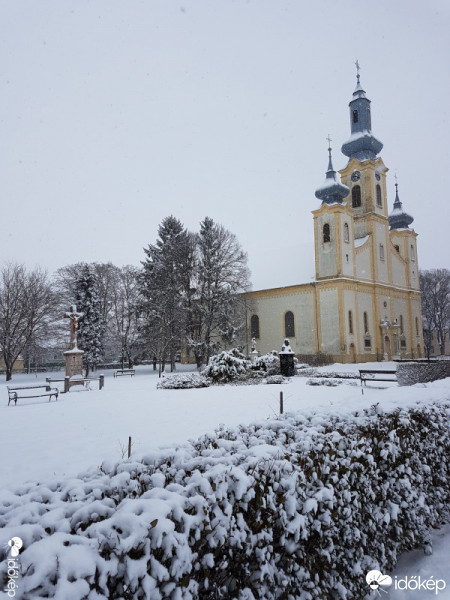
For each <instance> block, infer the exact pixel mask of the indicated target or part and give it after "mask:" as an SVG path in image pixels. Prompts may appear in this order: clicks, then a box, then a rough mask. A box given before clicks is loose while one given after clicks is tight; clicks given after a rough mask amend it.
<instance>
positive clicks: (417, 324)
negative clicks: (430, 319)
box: [416, 317, 419, 335]
mask: <svg viewBox="0 0 450 600" xmlns="http://www.w3.org/2000/svg"><path fill="white" fill-rule="evenodd" d="M416 335H419V319H418V317H416Z"/></svg>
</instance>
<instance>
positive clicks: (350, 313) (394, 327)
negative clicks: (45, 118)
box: [247, 72, 424, 362]
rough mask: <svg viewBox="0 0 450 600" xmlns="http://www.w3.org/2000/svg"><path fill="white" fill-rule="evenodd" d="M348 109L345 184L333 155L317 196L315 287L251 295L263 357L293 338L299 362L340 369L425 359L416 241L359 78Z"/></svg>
mask: <svg viewBox="0 0 450 600" xmlns="http://www.w3.org/2000/svg"><path fill="white" fill-rule="evenodd" d="M349 108H350V123H351V137H350V139H349V140H348V141H347V142H346V143H344V144H343V146H342V152H343V154H344V155H346V156H347V157H348V163H347V165H346V166H345V168H343V169H342V170H341V171H339V175H340V180H338V178H337V176H336V172H335V171H334V169H333V165H332V158H331V148H330V147H329V149H328V151H329V163H328V170H327V173H326V179H325V183H324V184H323V186H321V187H320V188H319V189H318V190H316V197H317V198H318V199H319V200H321V204H320V206H319V208H317V209H316V210H314V211H313V213H312V215H313V223H314V242H315V281H314V282H312V283H308V284H302V285H296V286H289V287H284V288H276V289H267V290H260V291H255V292H249V293H248V294H247V297H248V299H249V306H250V307H251V309H250V314H249V315H248V319H249V322H248V337H249V339H248V344H249V345H250V346H252V345H253V346H254V347H256V349H257V351H258V352H259V353H260V354H265V353H266V352H270V351H272V350H279V349H280V347H281V343H282V341H283V339H284V338H289V340H290V345H291V348H292V350H293V351H294V353H295V354H297V355H300V356H303V357H307V356H312V355H320V354H322V355H328V356H329V357H330V358H331V359H332V360H334V361H336V362H367V361H377V360H392V359H402V358H404V359H407V358H408V359H409V358H418V357H421V356H422V355H423V347H424V345H423V334H422V319H421V296H420V288H419V265H418V260H417V234H416V232H415V231H414V230H413V229H411V228H410V224H411V223H412V221H413V218H412V217H411V216H410V215H408V214H407V213H406V212H404V211H403V206H402V203H401V202H400V200H399V196H398V185H397V184H395V185H396V197H395V201H394V207H393V210H392V211H391V212H390V213H389V210H388V200H387V185H386V174H387V172H388V169H387V167H386V166H385V165H384V163H383V161H382V159H381V157H379V156H378V153H379V152H380V150H381V148H382V147H383V145H382V143H381V142H380V141H379V140H377V139H376V138H375V137H374V136H373V134H372V131H371V114H370V100H369V99H368V98H367V97H366V95H365V91H364V90H363V89H362V87H361V84H360V80H359V72H358V76H357V86H356V89H355V92H354V93H353V98H352V100H351V101H350V104H349Z"/></svg>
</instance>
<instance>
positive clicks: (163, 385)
mask: <svg viewBox="0 0 450 600" xmlns="http://www.w3.org/2000/svg"><path fill="white" fill-rule="evenodd" d="M210 385H211V380H210V379H208V377H205V376H204V375H203V374H201V373H176V374H174V375H163V376H162V378H161V379H160V380H159V381H158V383H157V384H156V387H157V388H158V389H161V390H187V389H190V388H203V387H208V386H210Z"/></svg>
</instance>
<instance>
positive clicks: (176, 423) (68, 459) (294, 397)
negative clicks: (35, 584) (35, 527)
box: [0, 363, 450, 600]
mask: <svg viewBox="0 0 450 600" xmlns="http://www.w3.org/2000/svg"><path fill="white" fill-rule="evenodd" d="M358 366H359V365H332V366H330V367H325V368H322V370H329V371H339V372H349V371H354V372H355V373H356V372H357V369H358ZM372 366H373V367H374V368H377V367H378V368H380V366H379V364H374V365H372ZM365 367H367V368H369V367H370V365H365ZM389 367H392V368H394V364H393V363H392V364H390V365H389V364H386V363H384V364H383V368H389ZM49 375H50V376H51V377H54V378H58V377H61V376H62V374H56V373H52V374H49ZM45 377H46V374H39V375H38V376H37V377H36V376H35V375H15V376H14V379H13V382H11V385H19V384H24V385H36V384H37V383H40V382H44V381H45ZM157 382H158V377H157V373H155V372H154V371H153V370H152V368H151V367H139V368H138V369H137V372H136V376H135V377H133V378H130V377H121V378H117V379H114V378H113V377H112V372H108V371H106V372H105V387H104V389H103V390H101V391H100V390H98V389H92V390H91V391H89V392H79V393H69V394H60V396H59V399H58V401H56V402H55V401H53V400H52V401H51V402H48V401H47V400H46V398H36V399H21V400H19V401H18V403H17V406H13V405H11V406H7V401H8V395H7V391H6V382H5V380H4V376H3V377H2V378H1V380H0V399H1V398H3V400H1V403H0V423H1V435H0V453H1V456H2V458H3V460H2V461H1V466H0V472H1V485H2V488H4V489H5V488H6V489H13V488H15V487H16V486H20V484H22V483H24V482H25V481H27V480H36V481H45V480H51V479H59V480H61V479H63V478H68V477H73V476H76V475H77V474H78V473H79V472H81V471H86V470H88V469H93V470H95V469H97V468H98V466H99V465H100V464H101V463H102V462H103V461H104V460H109V461H113V462H116V461H119V460H121V459H122V458H123V456H124V453H125V452H126V446H127V442H128V436H131V437H132V442H133V447H132V452H133V454H134V455H135V456H136V457H137V456H140V455H142V454H145V453H148V452H150V451H156V450H157V449H158V448H161V447H167V446H172V445H180V444H183V443H184V442H186V441H187V440H188V439H189V438H196V437H198V436H200V435H201V434H203V433H207V432H212V431H213V430H214V429H215V428H216V427H217V426H218V425H219V424H221V423H223V424H225V425H230V426H234V425H237V424H239V423H250V422H252V421H256V420H263V419H266V418H269V417H273V416H274V415H275V414H278V412H279V395H280V391H283V394H284V407H285V412H291V411H302V412H307V413H311V412H316V413H322V414H324V413H325V414H330V413H333V414H336V413H339V414H343V413H349V412H352V411H356V410H361V409H363V408H366V407H369V406H371V405H373V404H375V403H379V404H380V405H381V406H382V407H383V408H386V409H391V408H393V407H395V406H406V405H411V404H414V403H415V402H416V401H423V400H425V401H427V400H429V401H433V400H444V399H449V398H450V379H447V380H443V381H437V382H434V383H432V384H427V385H416V386H413V387H398V386H397V385H396V384H389V383H378V384H376V383H372V382H371V383H368V385H367V388H366V389H365V392H364V394H362V393H361V387H360V385H359V381H358V380H356V381H353V382H352V381H344V382H343V384H342V385H339V386H337V387H326V386H310V385H307V378H302V377H295V378H292V379H291V381H290V382H289V383H287V384H284V385H281V386H280V385H257V386H256V385H255V386H230V385H226V386H213V387H210V388H203V389H198V390H196V389H194V390H158V389H157V388H156V384H157ZM60 385H61V384H60ZM93 387H95V388H96V387H97V386H96V385H95V384H93ZM434 545H435V551H434V554H433V555H432V556H430V557H428V556H427V557H425V556H424V555H423V552H422V551H416V552H414V553H411V554H410V555H408V556H405V557H403V558H402V560H401V561H400V563H399V565H398V567H397V570H396V572H395V574H392V577H394V575H397V576H398V577H399V578H400V577H404V576H405V575H408V576H410V577H411V576H414V575H417V576H419V575H420V576H421V577H422V578H424V577H427V578H430V577H434V579H435V580H436V579H443V580H446V579H447V581H448V588H446V589H445V590H444V591H442V592H440V593H439V598H441V600H443V599H450V527H447V528H444V529H443V530H441V531H439V532H437V533H436V535H435V544H434ZM393 588H394V586H391V588H389V596H386V597H389V598H392V599H394V600H404V599H406V598H408V599H409V598H412V599H413V600H414V599H415V598H417V600H420V599H421V598H428V597H429V593H428V592H423V591H418V590H417V591H414V592H413V591H407V592H403V591H400V590H395V589H393ZM427 594H428V595H427ZM434 594H435V592H434ZM382 596H384V594H382ZM0 597H1V595H0ZM371 597H372V596H371ZM374 597H377V596H374Z"/></svg>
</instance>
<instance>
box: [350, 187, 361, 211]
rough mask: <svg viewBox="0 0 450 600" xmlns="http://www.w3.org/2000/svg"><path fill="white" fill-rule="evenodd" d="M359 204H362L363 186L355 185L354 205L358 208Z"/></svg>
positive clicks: (353, 193) (353, 189) (353, 192)
mask: <svg viewBox="0 0 450 600" xmlns="http://www.w3.org/2000/svg"><path fill="white" fill-rule="evenodd" d="M358 206H361V188H360V187H359V185H355V186H353V188H352V207H353V208H358Z"/></svg>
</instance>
